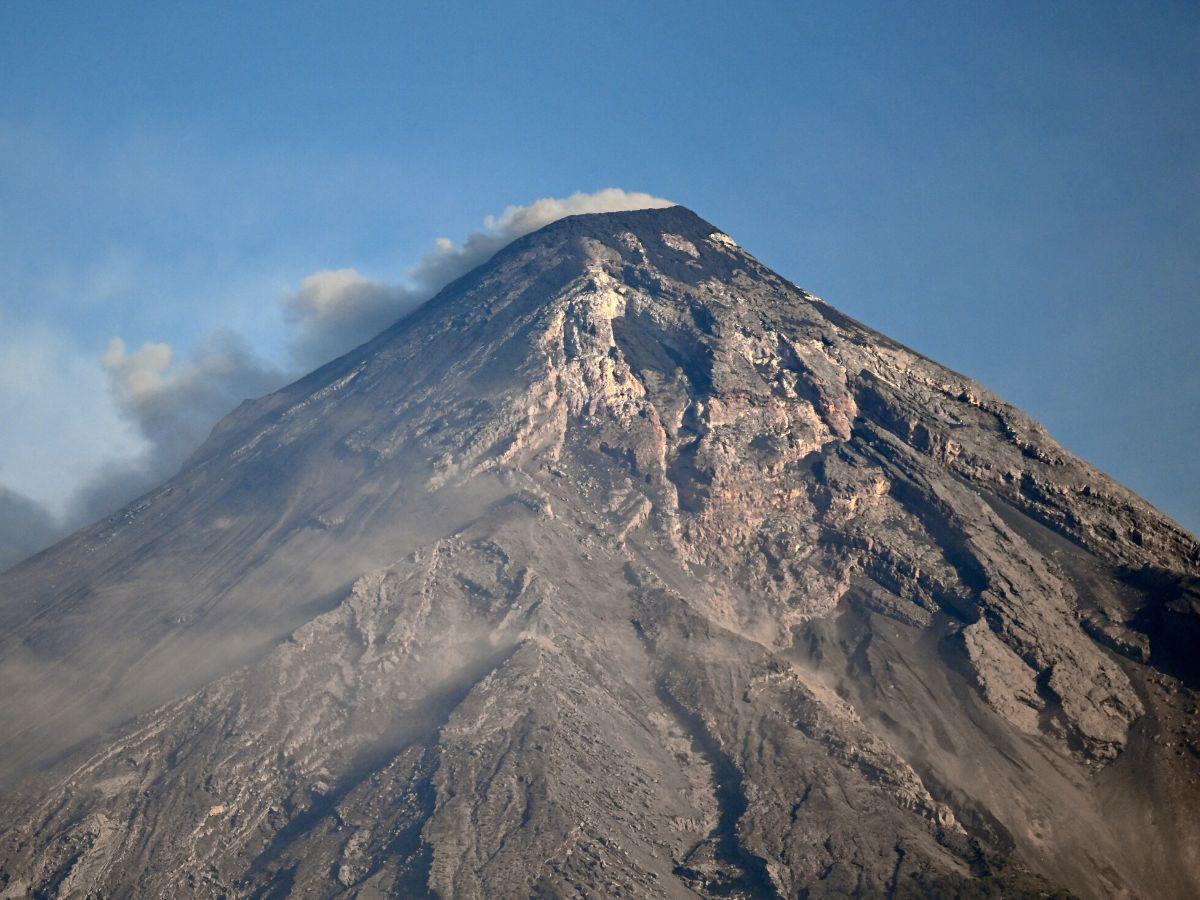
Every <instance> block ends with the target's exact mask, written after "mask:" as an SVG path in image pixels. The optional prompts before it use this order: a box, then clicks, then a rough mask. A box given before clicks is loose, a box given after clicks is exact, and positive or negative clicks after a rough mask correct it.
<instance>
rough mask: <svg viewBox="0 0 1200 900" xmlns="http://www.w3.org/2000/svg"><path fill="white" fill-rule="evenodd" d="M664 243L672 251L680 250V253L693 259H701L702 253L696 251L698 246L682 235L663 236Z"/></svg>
mask: <svg viewBox="0 0 1200 900" xmlns="http://www.w3.org/2000/svg"><path fill="white" fill-rule="evenodd" d="M662 242H663V243H664V244H666V245H667V246H668V247H670V248H671V249H672V250H678V251H679V252H680V253H686V254H687V255H688V256H690V257H691V258H692V259H699V258H700V251H699V250H697V249H696V245H695V244H693V243H692V242H691V241H689V240H688V239H687V238H685V237H684V236H683V235H681V234H664V235H663V236H662Z"/></svg>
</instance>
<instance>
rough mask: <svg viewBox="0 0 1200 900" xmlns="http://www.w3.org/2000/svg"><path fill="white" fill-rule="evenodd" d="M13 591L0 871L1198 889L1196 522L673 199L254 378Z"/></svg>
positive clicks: (183, 881) (16, 884) (120, 889)
mask: <svg viewBox="0 0 1200 900" xmlns="http://www.w3.org/2000/svg"><path fill="white" fill-rule="evenodd" d="M1114 427H1119V424H1118V423H1114ZM0 634H2V635H3V637H2V639H0V679H2V683H3V685H4V691H3V696H2V697H0V760H3V773H2V777H3V786H4V795H3V806H2V808H0V829H2V831H0V897H5V898H14V897H24V896H35V897H64V898H66V897H117V896H138V897H187V896H196V897H243V896H278V897H282V896H287V895H295V896H310V897H334V896H345V897H361V898H368V897H383V896H405V897H407V896H426V895H433V896H439V897H446V898H451V897H455V898H457V897H464V898H470V897H528V896H545V897H610V896H626V897H695V896H702V897H787V898H792V897H805V898H818V897H845V896H862V897H926V896H941V897H1023V896H1031V897H1033V896H1079V897H1090V898H1101V897H1121V896H1126V897H1188V896H1197V895H1200V816H1198V815H1197V814H1196V810H1197V809H1200V727H1198V725H1200V719H1198V718H1197V710H1196V702H1197V693H1196V691H1197V688H1200V662H1198V660H1200V546H1198V545H1197V542H1196V540H1195V539H1194V538H1193V537H1192V536H1191V535H1189V534H1187V533H1186V532H1184V531H1183V530H1182V529H1180V528H1179V527H1177V526H1176V525H1175V524H1173V523H1172V522H1171V521H1169V520H1168V519H1167V518H1165V517H1164V516H1162V515H1161V514H1160V513H1158V512H1157V511H1156V510H1154V509H1153V508H1151V507H1150V506H1149V505H1148V504H1146V503H1145V502H1143V501H1142V500H1140V499H1139V498H1138V497H1136V496H1135V495H1133V494H1132V493H1130V492H1129V491H1127V490H1125V489H1124V488H1122V487H1121V486H1119V485H1117V484H1115V483H1113V482H1112V481H1111V480H1110V479H1108V478H1107V477H1105V476H1104V475H1103V474H1101V473H1100V472H1098V471H1096V470H1095V469H1093V468H1092V467H1090V466H1089V465H1087V464H1086V463H1084V462H1082V461H1080V460H1079V459H1077V458H1076V457H1074V456H1072V455H1071V454H1070V453H1069V452H1067V451H1066V450H1064V449H1063V448H1062V447H1060V446H1059V445H1058V444H1056V443H1055V442H1054V441H1053V440H1052V439H1051V438H1050V437H1049V436H1048V435H1047V434H1046V432H1045V431H1044V430H1043V429H1042V428H1041V427H1040V426H1039V425H1038V424H1037V423H1036V422H1034V421H1032V420H1031V419H1030V418H1029V417H1028V416H1026V415H1024V414H1023V413H1021V412H1020V411H1018V410H1016V409H1014V408H1013V407H1011V406H1009V405H1008V404H1006V403H1004V402H1003V401H1002V400H1000V399H999V398H997V397H995V396H994V395H992V394H991V393H990V392H988V391H987V390H986V389H984V388H982V387H980V386H979V385H977V384H974V383H973V382H971V381H970V380H968V379H967V378H964V377H963V376H961V375H958V374H956V373H954V372H951V371H949V370H947V369H945V368H943V367H941V366H938V365H937V364H935V363H933V362H931V361H929V360H928V359H925V358H923V357H921V356H920V355H918V354H916V353H913V352H912V351H910V350H908V349H906V348H904V347H902V346H899V345H898V344H896V343H894V342H893V341H891V340H889V339H887V338H886V337H884V336H882V335H880V334H877V333H875V332H873V331H871V330H870V329H868V328H866V327H864V326H863V325H860V324H859V323H857V322H855V321H853V320H851V319H849V318H847V317H846V316H844V315H841V314H840V313H838V312H837V311H836V310H834V309H833V308H831V307H830V306H828V305H827V304H825V303H824V302H822V301H821V300H819V299H817V298H815V297H813V296H811V295H809V294H807V293H805V292H804V291H802V290H800V289H798V288H796V287H795V286H794V285H792V284H790V283H789V282H787V281H785V280H784V279H782V278H780V277H779V276H777V275H775V274H774V273H772V272H771V271H769V270H767V269H766V268H764V267H763V266H762V265H761V264H759V263H758V262H757V261H755V260H754V258H753V257H751V256H749V255H748V254H747V253H745V252H744V251H743V250H741V249H740V248H739V247H738V246H737V245H736V244H735V243H734V242H733V240H732V239H731V238H729V237H727V236H726V235H724V234H722V233H721V232H720V231H719V230H718V229H717V228H715V227H713V226H712V225H710V224H708V223H707V222H704V221H703V220H702V219H700V218H699V217H697V216H696V215H694V214H693V213H691V212H689V211H687V210H685V209H683V208H681V207H672V208H668V209H656V210H646V211H640V212H628V213H612V214H602V215H586V216H576V217H571V218H567V219H563V220H561V221H559V222H556V223H554V224H552V225H549V226H547V227H545V228H543V229H542V230H541V231H538V232H536V233H534V234H532V235H529V236H527V237H525V238H522V239H520V240H518V241H516V242H515V243H513V244H512V245H510V246H509V247H508V248H507V249H505V250H503V251H501V252H500V253H499V254H498V255H497V256H496V257H495V258H493V259H492V260H491V261H490V262H489V263H487V264H486V265H484V266H482V267H481V268H479V269H477V270H475V271H474V272H472V273H471V274H469V275H467V276H466V277H464V278H462V279H460V280H459V281H457V282H455V283H453V284H452V285H450V286H449V287H447V288H446V289H445V290H444V291H443V292H442V293H441V294H439V295H438V296H437V297H436V298H434V299H433V300H432V301H430V302H429V303H428V304H426V305H425V306H423V307H422V308H420V309H419V310H417V311H416V312H415V313H413V314H412V315H410V316H408V317H407V318H405V319H404V320H402V321H401V322H399V323H397V324H396V325H395V326H393V327H392V328H390V329H389V330H388V331H386V332H384V333H383V334H381V335H380V336H379V337H377V338H376V339H375V340H373V341H371V342H370V343H368V344H366V345H364V346H362V347H360V348H358V349H357V350H355V351H353V352H351V353H350V354H348V355H346V356H344V357H342V358H341V359H338V360H336V361H335V362H332V363H330V364H329V365H327V366H325V367H323V368H322V369H320V370H318V371H316V372H314V373H312V374H311V375H309V376H307V377H306V378H304V379H302V380H301V381H298V382H296V383H295V384H293V385H291V386H289V387H287V388H284V389H283V390H281V391H279V392H277V393H275V394H272V395H270V396H268V397H265V398H263V399H260V400H255V401H252V402H247V403H245V404H243V405H242V406H241V407H240V408H238V409H237V410H236V411H235V412H233V413H232V414H231V415H230V416H229V417H227V418H226V419H225V420H224V421H222V422H221V423H220V424H219V425H218V426H217V428H216V429H215V430H214V431H213V433H212V436H211V437H210V439H209V440H208V442H207V443H206V444H205V445H204V446H203V447H202V448H201V449H200V450H199V451H198V452H197V453H196V454H195V456H194V457H193V458H192V459H191V460H190V461H189V463H188V464H187V465H186V466H185V467H184V469H183V470H182V471H181V472H180V474H179V475H178V476H176V477H175V478H174V479H172V480H171V481H169V482H168V483H166V484H164V485H163V486H162V487H161V488H159V489H158V490H155V491H154V492H152V493H150V494H148V495H147V496H145V497H143V498H142V499H141V500H139V501H138V502H136V503H134V504H132V505H130V506H129V507H127V508H126V509H124V510H121V511H120V512H118V513H117V514H115V515H113V516H112V517H110V518H109V519H107V520H104V521H102V522H99V523H97V524H96V525H93V526H91V527H89V528H87V529H84V530H83V531H80V532H79V533H77V534H75V535H74V536H72V537H71V538H69V539H68V540H66V541H64V542H62V543H60V544H58V545H57V546H55V547H53V548H51V549H50V550H48V551H45V552H43V553H41V554H39V555H38V556H36V557H34V558H33V559H31V560H28V561H26V562H25V563H23V564H21V565H18V566H17V567H16V568H14V569H11V570H10V571H8V572H7V573H5V574H4V575H3V576H0Z"/></svg>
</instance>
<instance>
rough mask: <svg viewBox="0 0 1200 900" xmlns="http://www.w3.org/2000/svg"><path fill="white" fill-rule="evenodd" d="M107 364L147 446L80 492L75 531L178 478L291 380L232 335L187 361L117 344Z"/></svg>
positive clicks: (125, 411) (163, 349)
mask: <svg viewBox="0 0 1200 900" xmlns="http://www.w3.org/2000/svg"><path fill="white" fill-rule="evenodd" d="M101 365H102V366H103V368H104V371H105V373H106V374H107V376H108V382H109V390H110V392H111V394H112V396H113V400H114V402H115V404H116V407H117V410H118V411H119V412H120V414H121V416H122V417H123V418H125V419H126V420H127V421H128V422H130V423H131V424H133V425H134V426H135V428H136V429H137V431H138V433H139V434H140V435H141V436H142V437H143V438H144V439H145V440H146V444H147V446H146V449H145V450H144V451H143V452H142V454H141V455H139V456H137V457H134V458H133V459H126V460H119V461H114V462H112V463H110V464H109V465H108V466H107V467H106V468H104V469H102V470H101V471H100V472H99V473H98V474H97V475H96V476H94V477H93V478H91V479H90V480H88V481H87V482H85V483H84V484H83V485H82V486H81V487H80V489H79V490H78V491H77V493H76V496H75V499H74V501H73V503H72V504H71V507H72V508H71V510H70V512H69V514H68V515H69V518H70V519H71V520H72V521H71V523H70V524H72V525H79V524H84V523H87V522H90V521H94V520H95V519H98V518H101V517H102V516H105V515H107V514H109V513H111V512H112V511H113V510H115V509H117V508H119V507H120V506H122V505H123V504H124V503H127V502H128V501H130V500H132V499H133V498H134V497H137V496H139V495H140V494H142V493H145V492H146V491H148V490H150V489H151V488H152V487H154V486H155V485H156V484H158V483H159V482H161V481H163V480H164V479H166V478H169V477H170V476H171V475H173V474H175V472H176V471H177V470H178V469H179V467H180V466H181V465H183V463H184V461H185V460H186V459H187V458H188V456H190V455H191V453H192V452H193V451H194V450H195V449H196V448H197V447H198V446H200V444H201V443H202V442H203V441H204V439H205V437H207V436H208V433H209V431H210V430H211V429H212V426H213V425H214V424H215V423H216V421H217V420H218V419H219V418H220V417H221V416H223V415H225V414H226V413H228V412H229V411H230V410H231V409H233V408H234V407H235V406H237V404H238V403H240V402H241V401H242V400H243V399H245V398H247V397H257V396H260V395H262V394H265V393H268V392H270V391H273V390H275V389H276V388H278V387H280V386H281V385H282V384H284V383H285V382H286V380H287V378H288V377H289V376H288V374H287V373H285V372H283V371H281V370H280V369H278V368H276V367H275V366H273V365H271V364H270V363H269V362H266V361H265V360H262V359H260V358H259V357H257V356H256V355H255V354H254V352H253V351H252V350H251V349H250V347H249V346H248V345H247V343H246V342H245V340H244V339H243V338H241V337H240V336H239V335H237V334H235V333H233V332H228V331H219V332H214V333H213V334H210V335H209V336H208V337H206V338H205V339H204V340H203V341H202V342H201V344H200V346H199V347H198V348H197V349H196V351H195V353H194V354H192V355H191V356H190V357H188V358H186V359H182V360H177V359H176V354H175V352H174V350H173V349H172V348H171V346H170V345H169V344H165V343H146V344H143V345H142V347H141V348H140V349H138V350H136V351H133V352H129V350H128V349H127V348H126V346H125V342H124V341H123V340H121V339H120V338H113V339H112V341H110V342H109V345H108V349H107V351H106V352H105V354H104V357H103V359H102V360H101Z"/></svg>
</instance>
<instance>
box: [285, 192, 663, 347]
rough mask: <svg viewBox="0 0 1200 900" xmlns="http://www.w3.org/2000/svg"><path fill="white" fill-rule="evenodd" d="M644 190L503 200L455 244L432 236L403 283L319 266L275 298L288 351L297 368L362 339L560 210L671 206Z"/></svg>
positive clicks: (566, 212)
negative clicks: (288, 337)
mask: <svg viewBox="0 0 1200 900" xmlns="http://www.w3.org/2000/svg"><path fill="white" fill-rule="evenodd" d="M672 205H674V204H673V203H672V202H671V201H670V200H664V199H662V198H661V197H655V196H653V195H651V194H643V193H637V192H630V191H624V190H621V189H620V188H605V189H604V190H600V191H596V192H595V193H591V194H586V193H582V192H579V193H575V194H572V195H571V196H569V197H562V198H556V197H544V198H542V199H541V200H537V201H535V202H533V203H531V204H529V205H528V206H509V207H508V208H507V209H505V210H504V212H502V213H501V214H500V215H498V216H488V217H487V218H486V219H484V223H483V229H482V230H481V231H476V232H474V233H472V234H471V235H469V236H468V237H467V238H466V240H464V241H463V242H462V243H461V244H455V243H454V242H453V241H452V240H450V239H449V238H438V239H437V241H436V242H435V245H436V249H434V250H432V251H431V252H429V253H427V254H425V256H423V257H422V258H421V259H420V260H419V261H418V262H417V264H416V265H415V266H413V267H412V269H411V270H409V273H408V283H407V284H389V283H386V282H381V281H373V280H371V279H369V278H367V277H365V276H364V275H362V274H360V273H359V272H358V271H356V270H355V269H325V270H322V271H320V272H315V273H313V274H312V275H309V276H308V277H307V278H305V279H304V281H303V282H301V284H300V289H299V290H298V291H296V292H295V293H292V294H288V295H286V296H285V297H283V298H282V300H281V301H280V305H281V307H282V310H283V314H284V319H285V321H286V322H287V323H288V324H289V325H290V326H291V327H292V328H294V329H295V336H294V337H293V339H292V342H291V350H292V355H293V358H294V359H295V361H296V363H297V364H298V365H299V367H300V368H301V369H303V370H305V371H308V370H311V369H313V368H315V367H317V366H319V365H321V364H323V363H326V362H328V361H329V360H331V359H333V358H335V357H337V356H339V355H341V354H342V353H345V352H347V351H348V350H351V349H353V348H354V347H356V346H358V345H359V344H361V343H363V342H364V341H368V340H370V339H371V338H373V337H374V336H375V335H377V334H378V333H379V332H381V331H383V329H385V328H387V327H388V326H389V325H391V324H393V323H394V322H397V321H399V320H400V319H401V318H403V317H404V316H406V315H408V314H409V313H410V312H412V311H413V310H414V309H416V308H417V307H418V306H420V305H421V304H422V303H425V302H426V301H427V300H429V299H430V298H431V297H433V295H434V294H436V293H437V292H438V291H440V290H441V289H442V288H444V287H445V286H446V285H447V284H449V283H450V282H452V281H454V280H455V279H456V278H459V277H461V276H463V275H465V274H466V273H467V272H469V271H471V270H472V269H474V268H475V267H476V266H479V265H482V264H483V263H485V262H487V261H488V260H489V259H490V258H491V257H492V256H494V255H495V254H496V252H497V251H499V250H501V249H503V248H504V247H505V246H507V245H508V244H510V243H512V242H513V241H515V240H516V239H517V238H519V237H524V236H525V235H527V234H530V233H531V232H534V231H537V230H538V229H539V228H541V227H543V226H545V225H549V224H550V223H551V222H555V221H557V220H559V219H562V218H564V217H566V216H573V215H579V214H582V213H601V212H621V211H623V210H629V209H651V208H656V207H664V206H672Z"/></svg>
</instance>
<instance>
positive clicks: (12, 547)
mask: <svg viewBox="0 0 1200 900" xmlns="http://www.w3.org/2000/svg"><path fill="white" fill-rule="evenodd" d="M61 536H62V528H61V527H60V525H59V524H58V522H56V521H55V519H54V517H53V516H52V515H50V512H49V511H48V510H47V509H45V507H43V506H42V505H41V504H39V503H37V502H36V501H34V500H30V499H29V498H28V497H26V496H24V495H22V494H18V493H17V492H16V491H13V490H10V489H8V488H6V487H5V486H4V485H2V484H0V572H3V571H4V570H5V569H7V568H9V567H11V566H14V565H16V564H17V563H18V562H20V561H21V560H23V559H25V558H26V557H27V556H30V555H32V554H34V553H36V552H37V551H39V550H41V549H42V548H44V547H47V546H49V545H50V544H51V543H53V542H54V541H55V540H57V539H58V538H59V537H61Z"/></svg>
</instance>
